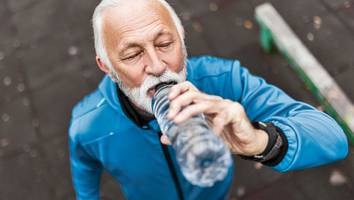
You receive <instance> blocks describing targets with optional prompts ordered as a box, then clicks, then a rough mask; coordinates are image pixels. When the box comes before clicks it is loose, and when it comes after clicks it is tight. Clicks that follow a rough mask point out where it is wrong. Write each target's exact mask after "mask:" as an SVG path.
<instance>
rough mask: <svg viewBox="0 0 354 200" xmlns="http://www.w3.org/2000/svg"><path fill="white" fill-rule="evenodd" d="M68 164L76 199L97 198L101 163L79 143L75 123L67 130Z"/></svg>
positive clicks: (95, 199) (94, 199)
mask: <svg viewBox="0 0 354 200" xmlns="http://www.w3.org/2000/svg"><path fill="white" fill-rule="evenodd" d="M69 148H70V164H71V175H72V181H73V186H74V189H75V192H76V198H77V200H98V199H99V185H100V178H101V174H102V165H101V164H100V162H99V161H97V160H95V159H94V158H93V156H91V155H90V154H89V153H88V151H87V149H85V148H84V146H83V145H81V144H80V141H79V137H78V134H77V133H76V125H73V124H72V125H71V127H70V130H69Z"/></svg>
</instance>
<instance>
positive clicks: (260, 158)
mask: <svg viewBox="0 0 354 200" xmlns="http://www.w3.org/2000/svg"><path fill="white" fill-rule="evenodd" d="M252 124H253V126H254V127H255V128H256V129H261V130H263V131H264V132H266V133H267V134H268V144H267V146H266V148H265V150H264V151H263V152H262V153H261V154H257V155H253V156H240V157H241V158H243V159H246V160H253V161H256V162H262V163H265V162H267V161H269V160H271V159H274V158H276V157H277V156H278V155H279V153H280V151H281V148H282V146H283V138H282V137H281V135H280V134H281V133H279V129H278V128H277V127H276V126H275V125H274V124H273V123H271V122H267V123H265V122H253V123H252Z"/></svg>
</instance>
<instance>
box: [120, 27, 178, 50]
mask: <svg viewBox="0 0 354 200" xmlns="http://www.w3.org/2000/svg"><path fill="white" fill-rule="evenodd" d="M162 35H171V36H172V35H173V34H172V33H171V32H170V31H168V30H167V29H166V28H163V27H158V30H157V31H154V32H153V33H152V34H151V37H146V38H147V40H148V41H149V42H153V41H154V40H156V39H157V38H158V37H160V36H162ZM131 37H133V36H131ZM136 46H143V42H142V41H138V40H137V39H135V38H134V39H127V38H124V39H123V41H122V42H121V43H120V45H119V48H120V49H122V50H125V49H128V48H130V47H136Z"/></svg>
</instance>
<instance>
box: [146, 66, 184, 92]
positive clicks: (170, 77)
mask: <svg viewBox="0 0 354 200" xmlns="http://www.w3.org/2000/svg"><path fill="white" fill-rule="evenodd" d="M181 73H185V69H182V71H181V72H179V73H175V72H173V71H171V70H166V71H165V72H164V73H163V74H162V75H161V76H159V77H156V76H148V77H146V78H145V80H144V83H143V84H142V86H141V87H140V91H141V92H142V93H144V94H146V92H147V91H148V90H149V89H151V88H154V87H156V85H158V84H160V83H162V82H176V83H181V82H183V81H185V80H184V78H183V76H180V74H181Z"/></svg>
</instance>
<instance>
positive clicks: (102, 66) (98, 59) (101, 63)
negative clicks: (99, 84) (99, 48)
mask: <svg viewBox="0 0 354 200" xmlns="http://www.w3.org/2000/svg"><path fill="white" fill-rule="evenodd" d="M96 63H97V65H98V68H100V70H102V71H103V72H104V73H105V74H109V69H108V67H107V66H106V65H105V64H104V63H103V62H102V59H101V58H100V57H98V56H96Z"/></svg>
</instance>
